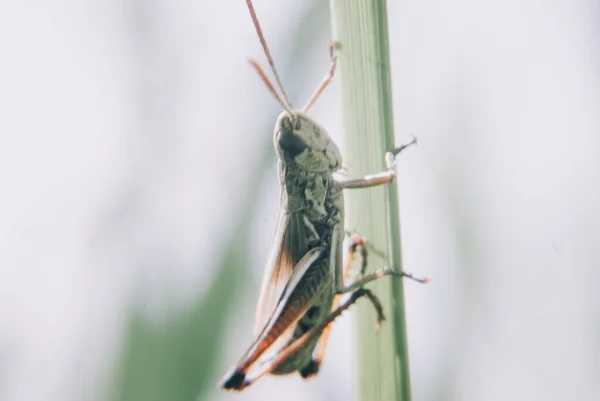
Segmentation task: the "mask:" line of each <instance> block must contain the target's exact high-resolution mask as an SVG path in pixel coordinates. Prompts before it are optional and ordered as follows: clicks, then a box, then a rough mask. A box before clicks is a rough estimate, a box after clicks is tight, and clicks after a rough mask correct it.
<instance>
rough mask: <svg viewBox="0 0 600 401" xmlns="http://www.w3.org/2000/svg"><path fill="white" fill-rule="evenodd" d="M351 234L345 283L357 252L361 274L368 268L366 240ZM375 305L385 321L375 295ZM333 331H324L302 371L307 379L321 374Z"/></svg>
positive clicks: (334, 308) (334, 304) (334, 305)
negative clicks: (358, 252)
mask: <svg viewBox="0 0 600 401" xmlns="http://www.w3.org/2000/svg"><path fill="white" fill-rule="evenodd" d="M348 234H350V235H349V236H350V240H351V243H350V247H349V248H348V253H347V254H346V263H345V264H344V270H343V280H344V282H345V281H346V280H347V279H348V273H349V272H350V267H351V266H352V262H353V260H354V256H355V254H356V252H357V251H358V250H359V249H360V254H361V257H362V266H361V272H362V273H363V274H364V271H365V270H366V268H367V249H366V247H365V240H364V238H363V237H361V236H360V235H356V234H351V233H348ZM341 298H342V295H336V297H335V298H334V300H333V306H332V308H331V312H332V313H333V312H335V310H336V309H337V308H338V307H339V305H340V301H341ZM373 298H375V300H376V301H375V302H374V305H378V306H379V307H378V308H377V306H376V308H377V311H378V313H379V315H380V316H381V317H382V319H381V320H383V309H382V308H381V304H380V303H379V300H378V299H377V297H375V295H373ZM330 331H331V325H328V326H327V327H325V328H324V329H323V334H321V338H320V339H319V343H318V344H317V349H316V351H315V355H314V357H313V359H312V360H311V361H310V363H309V364H308V365H306V366H305V367H304V368H302V369H300V371H299V373H300V376H302V377H303V378H305V379H308V378H311V377H313V376H316V375H317V373H319V369H320V368H321V363H323V358H324V357H325V350H326V349H327V343H328V342H329V334H330Z"/></svg>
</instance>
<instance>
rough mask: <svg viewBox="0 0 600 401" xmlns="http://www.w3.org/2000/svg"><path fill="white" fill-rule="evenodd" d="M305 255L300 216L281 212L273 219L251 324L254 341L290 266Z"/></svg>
mask: <svg viewBox="0 0 600 401" xmlns="http://www.w3.org/2000/svg"><path fill="white" fill-rule="evenodd" d="M308 251H309V249H308V245H307V241H306V228H305V225H304V222H303V215H302V212H294V213H287V212H286V211H285V209H282V210H281V211H280V213H279V215H278V216H277V223H276V225H275V234H274V236H273V243H272V246H271V253H270V255H269V261H268V262H267V268H266V270H265V275H264V277H263V282H262V287H261V290H260V296H259V298H258V307H257V309H256V318H255V321H254V335H255V336H256V337H258V335H259V334H260V333H261V331H262V330H263V329H264V327H265V325H266V324H267V322H268V321H269V318H270V317H271V315H272V314H273V312H274V311H275V308H276V307H277V303H278V302H279V299H280V298H281V296H282V295H283V291H284V289H285V286H286V285H287V283H288V281H289V279H290V277H291V276H292V271H293V270H294V266H296V265H297V264H298V262H299V261H300V260H301V259H302V257H303V256H304V255H305V254H306V253H307V252H308Z"/></svg>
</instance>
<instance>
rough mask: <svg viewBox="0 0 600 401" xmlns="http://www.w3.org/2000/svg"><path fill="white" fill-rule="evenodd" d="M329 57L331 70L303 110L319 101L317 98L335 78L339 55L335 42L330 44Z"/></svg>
mask: <svg viewBox="0 0 600 401" xmlns="http://www.w3.org/2000/svg"><path fill="white" fill-rule="evenodd" d="M329 59H330V64H329V72H328V73H327V75H326V76H325V78H324V79H323V82H321V84H320V85H319V86H318V87H317V90H316V91H315V93H314V94H313V95H312V96H311V97H310V100H309V101H308V102H307V103H306V106H304V109H303V111H304V112H305V113H306V112H308V109H310V108H311V107H312V105H313V104H314V103H315V102H316V101H317V99H318V98H319V96H321V93H323V91H324V90H325V88H327V86H329V84H330V83H331V80H332V79H333V74H335V69H336V68H337V56H336V54H335V44H334V43H333V42H331V43H330V44H329Z"/></svg>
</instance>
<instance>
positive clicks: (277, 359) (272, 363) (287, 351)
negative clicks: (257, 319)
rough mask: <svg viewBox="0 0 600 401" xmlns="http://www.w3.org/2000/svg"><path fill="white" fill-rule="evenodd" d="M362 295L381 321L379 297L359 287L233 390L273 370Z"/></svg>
mask: <svg viewBox="0 0 600 401" xmlns="http://www.w3.org/2000/svg"><path fill="white" fill-rule="evenodd" d="M363 296H366V297H367V298H369V301H371V303H372V304H373V306H374V307H375V309H376V310H377V316H378V323H380V322H381V321H383V320H384V319H385V317H384V316H383V308H382V307H381V302H380V301H379V298H377V297H376V296H375V294H373V293H372V292H371V291H370V290H368V289H366V288H359V289H358V290H356V291H354V292H353V293H352V294H351V295H350V299H348V301H346V302H345V303H344V304H343V305H342V306H339V307H338V308H337V309H336V310H334V311H333V312H331V313H330V314H329V316H327V317H326V318H325V319H323V321H322V322H321V323H319V324H317V325H316V326H314V327H313V328H312V329H310V330H309V331H307V332H306V333H304V335H303V336H302V337H300V338H298V339H297V340H296V341H294V342H293V343H291V344H290V345H288V346H287V347H285V348H284V349H282V350H281V351H280V352H279V353H278V354H277V355H275V356H274V357H273V359H271V360H269V361H268V362H265V363H264V364H262V365H261V367H260V370H259V371H258V372H256V373H255V374H253V375H252V376H246V377H245V378H244V379H243V381H242V382H241V383H239V387H237V388H235V390H238V391H239V390H243V389H244V388H246V387H248V386H250V385H251V384H252V383H254V382H255V381H257V380H258V379H260V378H261V377H262V376H264V375H266V374H268V373H271V372H272V371H273V370H275V369H276V368H277V367H278V366H279V365H281V364H282V363H283V362H285V361H286V360H287V359H288V358H289V357H290V356H292V355H293V354H295V353H296V352H298V351H299V350H300V349H302V347H305V346H306V345H307V344H308V343H309V342H310V341H312V340H313V339H314V338H315V337H318V336H320V335H321V333H322V332H323V330H325V329H326V328H327V327H329V325H331V323H333V321H334V320H335V319H336V318H337V317H338V316H340V315H341V314H342V313H343V312H344V311H345V310H346V309H348V308H349V307H350V306H352V304H354V303H355V302H356V301H358V300H359V299H360V298H362V297H363Z"/></svg>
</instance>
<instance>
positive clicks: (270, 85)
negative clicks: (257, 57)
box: [250, 59, 293, 116]
mask: <svg viewBox="0 0 600 401" xmlns="http://www.w3.org/2000/svg"><path fill="white" fill-rule="evenodd" d="M250 64H252V67H254V69H255V70H256V72H258V75H260V77H261V78H262V80H263V82H264V83H265V85H267V88H269V92H271V94H272V95H273V96H275V100H277V103H279V105H281V107H283V109H284V110H285V111H286V112H287V113H288V114H289V115H290V116H291V115H292V114H293V113H292V109H291V108H290V106H288V105H287V104H285V103H284V101H283V100H281V98H280V97H279V95H278V94H277V91H276V90H275V87H274V86H273V84H272V83H271V81H269V78H267V76H266V74H265V72H264V71H263V69H262V68H261V67H260V65H258V63H257V62H256V61H254V60H252V59H250Z"/></svg>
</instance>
